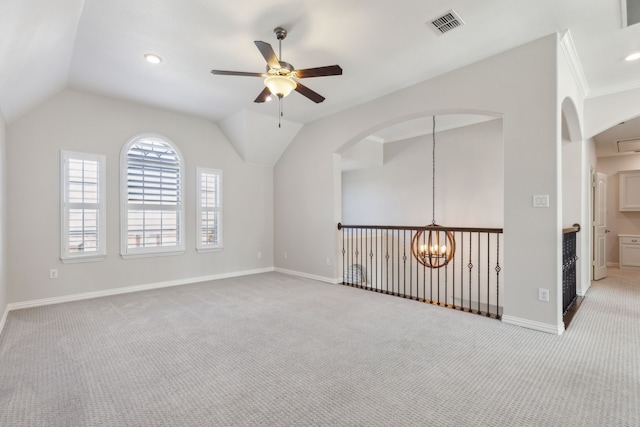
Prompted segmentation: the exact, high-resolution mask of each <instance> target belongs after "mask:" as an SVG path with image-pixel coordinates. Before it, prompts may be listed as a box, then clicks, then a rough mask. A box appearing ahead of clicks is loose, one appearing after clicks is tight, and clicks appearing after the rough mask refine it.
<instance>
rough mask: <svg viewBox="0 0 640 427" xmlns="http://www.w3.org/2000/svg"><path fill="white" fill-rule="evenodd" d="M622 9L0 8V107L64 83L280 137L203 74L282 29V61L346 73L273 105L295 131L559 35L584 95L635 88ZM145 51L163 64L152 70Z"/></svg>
mask: <svg viewBox="0 0 640 427" xmlns="http://www.w3.org/2000/svg"><path fill="white" fill-rule="evenodd" d="M627 1H629V3H630V4H633V3H634V2H635V3H637V0H627ZM626 8H627V3H626V1H625V0H562V1H558V0H536V1H531V0H490V1H477V0H435V1H424V0H402V1H391V0H348V1H345V0H305V1H300V0H269V1H265V0H234V1H232V2H231V1H221V0H188V1H185V0H162V1H158V0H109V1H100V0H0V109H1V110H2V112H3V115H4V116H5V118H6V120H7V121H8V122H9V123H11V122H12V121H14V120H16V119H17V118H19V117H20V116H21V115H22V114H23V113H25V112H26V111H28V110H29V109H31V108H33V107H34V106H35V105H37V104H38V103H40V102H42V101H43V100H45V99H47V98H48V97H49V96H51V95H53V94H55V93H56V92H58V91H59V90H61V89H63V88H65V87H69V88H76V89H82V90H88V91H91V92H95V93H99V94H104V95H108V96H112V97H118V98H123V99H127V100H131V101H134V102H140V103H144V104H149V105H152V106H158V107H161V108H167V109H171V110H175V111H179V112H184V113H188V114H193V115H197V116H201V117H204V118H207V119H210V120H212V121H214V122H217V123H221V125H222V126H223V129H224V128H226V129H227V131H226V132H228V133H229V134H240V133H242V132H240V131H239V130H238V129H235V128H234V123H243V125H244V126H247V123H249V124H248V126H251V127H252V132H253V133H255V134H256V135H261V134H265V133H263V132H262V130H263V129H262V128H264V131H265V132H267V133H268V134H269V135H272V138H274V139H278V138H279V136H278V135H279V134H278V133H277V132H278V128H277V113H278V105H277V102H267V103H263V104H256V103H254V102H253V100H254V99H255V98H256V96H257V95H258V94H259V93H260V91H261V90H262V89H263V88H264V86H263V82H262V80H261V79H260V78H256V77H231V76H216V75H212V74H211V73H210V70H211V69H222V70H237V71H249V72H264V70H265V60H264V59H263V57H262V56H261V54H260V52H259V51H258V50H257V49H256V46H255V45H254V43H253V42H254V40H262V41H265V42H268V43H271V44H272V45H273V47H274V49H275V50H276V52H278V48H277V44H278V43H277V40H276V39H275V37H274V35H273V29H274V28H275V27H277V26H282V27H284V28H286V29H287V30H288V36H287V38H286V39H285V40H284V41H283V43H282V58H280V59H281V60H284V61H287V62H290V63H292V64H293V65H294V66H295V67H296V68H310V67H316V66H322V65H332V64H339V65H340V66H341V67H342V68H343V70H344V74H343V75H342V76H332V77H322V78H310V79H305V81H304V84H305V85H306V86H308V87H309V88H311V89H313V90H314V91H316V92H318V93H320V94H321V95H323V96H325V97H326V101H324V102H323V103H321V104H315V103H313V102H311V101H310V100H308V99H306V98H305V97H303V96H301V95H300V94H298V93H293V94H291V95H289V96H288V97H286V98H285V99H284V101H283V110H284V118H285V119H286V120H287V121H290V122H292V123H293V125H292V126H293V129H298V128H299V126H300V125H303V124H305V123H308V122H310V121H313V120H316V119H318V118H321V117H323V116H326V115H329V114H332V113H336V112H339V111H341V110H343V109H346V108H349V107H351V106H354V105H357V104H360V103H362V102H365V101H367V100H370V99H374V98H377V97H380V96H382V95H385V94H387V93H390V92H393V91H396V90H398V89H401V88H404V87H407V86H409V85H411V84H414V83H417V82H419V81H423V80H426V79H429V78H431V77H434V76H437V75H439V74H442V73H446V72H448V71H451V70H453V69H456V68H459V67H461V66H464V65H466V64H469V63H473V62H476V61H478V60H481V59H483V58H487V57H489V56H492V55H495V54H497V53H500V52H502V51H505V50H507V49H510V48H513V47H516V46H519V45H522V44H524V43H527V42H530V41H533V40H535V39H538V38H540V37H543V36H546V35H548V34H551V33H554V32H559V31H565V30H569V31H570V33H571V37H572V39H573V42H574V45H575V50H576V52H577V55H578V59H579V62H580V63H581V65H582V68H583V70H584V76H585V82H586V88H585V89H586V91H587V94H588V96H595V95H598V94H604V93H610V92H615V91H619V90H624V89H630V88H638V87H640V60H639V61H635V62H627V61H625V60H624V58H625V56H627V55H628V54H629V53H632V52H634V51H640V25H631V26H626V25H625V24H624V23H623V21H624V19H625V16H626ZM451 9H453V10H454V11H455V12H456V13H457V14H458V15H459V16H460V18H461V19H462V21H463V22H464V25H461V26H459V27H458V28H455V29H453V30H451V31H449V32H447V33H445V34H443V35H438V34H436V32H435V31H434V30H433V29H432V28H431V26H430V24H429V22H430V21H431V20H433V19H434V18H437V17H439V16H441V15H442V14H444V13H446V12H447V11H449V10H451ZM146 53H154V54H157V55H159V56H161V57H162V59H163V60H162V62H161V63H160V64H157V65H152V64H150V63H148V62H146V61H145V60H144V57H143V56H144V55H145V54H146ZM266 117H270V118H272V122H271V121H270V120H265V118H266ZM296 131H297V130H296ZM292 134H293V135H295V132H291V129H290V130H289V132H288V133H287V134H286V135H285V136H283V138H285V139H287V138H291V137H292V136H291V135H292ZM232 138H233V137H232ZM246 142H247V141H244V143H246ZM238 143H240V144H242V143H243V142H242V141H240V142H238V141H236V144H238Z"/></svg>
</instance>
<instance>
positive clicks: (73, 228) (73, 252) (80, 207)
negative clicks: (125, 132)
mask: <svg viewBox="0 0 640 427" xmlns="http://www.w3.org/2000/svg"><path fill="white" fill-rule="evenodd" d="M60 159H61V167H60V170H61V184H62V185H61V186H60V187H61V191H62V194H61V200H62V203H61V215H60V217H61V220H62V226H61V230H62V236H61V243H62V245H61V256H60V258H61V259H62V261H63V262H78V261H97V260H101V259H103V258H104V255H105V254H106V238H105V234H106V233H105V215H106V209H105V204H106V195H105V175H106V174H105V170H106V168H105V165H106V160H105V157H104V156H100V155H94V154H87V153H78V152H72V151H62V152H61V155H60Z"/></svg>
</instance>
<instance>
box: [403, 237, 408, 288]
mask: <svg viewBox="0 0 640 427" xmlns="http://www.w3.org/2000/svg"><path fill="white" fill-rule="evenodd" d="M402 297H403V298H406V297H407V230H402Z"/></svg>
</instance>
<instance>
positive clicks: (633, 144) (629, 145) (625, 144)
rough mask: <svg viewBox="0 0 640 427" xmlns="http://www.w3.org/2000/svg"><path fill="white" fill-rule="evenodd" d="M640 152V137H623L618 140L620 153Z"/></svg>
mask: <svg viewBox="0 0 640 427" xmlns="http://www.w3.org/2000/svg"><path fill="white" fill-rule="evenodd" d="M631 152H636V153H637V152H640V138H629V139H621V140H620V141H618V153H631Z"/></svg>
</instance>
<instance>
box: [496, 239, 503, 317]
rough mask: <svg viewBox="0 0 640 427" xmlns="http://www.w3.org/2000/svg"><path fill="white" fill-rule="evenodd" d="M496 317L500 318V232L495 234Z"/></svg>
mask: <svg viewBox="0 0 640 427" xmlns="http://www.w3.org/2000/svg"><path fill="white" fill-rule="evenodd" d="M495 270H496V319H500V318H501V317H502V316H501V315H500V270H501V269H500V234H496V268H495Z"/></svg>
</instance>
